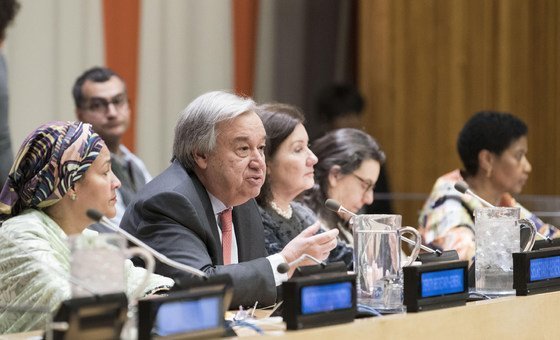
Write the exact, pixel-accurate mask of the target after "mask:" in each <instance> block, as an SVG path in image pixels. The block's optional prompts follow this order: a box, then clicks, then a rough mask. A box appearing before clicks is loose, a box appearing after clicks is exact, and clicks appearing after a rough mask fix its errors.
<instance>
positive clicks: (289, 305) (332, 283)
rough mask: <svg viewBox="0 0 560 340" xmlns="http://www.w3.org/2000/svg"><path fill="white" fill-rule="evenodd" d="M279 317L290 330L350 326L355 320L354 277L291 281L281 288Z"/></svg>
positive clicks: (329, 275) (336, 275) (320, 276)
mask: <svg viewBox="0 0 560 340" xmlns="http://www.w3.org/2000/svg"><path fill="white" fill-rule="evenodd" d="M282 296H283V297H284V309H283V310H282V317H283V319H284V322H286V328H287V329H290V330H295V329H302V328H311V327H319V326H326V325H334V324H339V323H345V322H351V321H353V320H354V318H355V317H356V275H355V274H346V273H343V274H340V273H326V274H317V275H307V276H301V277H292V279H290V280H289V281H286V282H284V283H283V284H282Z"/></svg>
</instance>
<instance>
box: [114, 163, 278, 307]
mask: <svg viewBox="0 0 560 340" xmlns="http://www.w3.org/2000/svg"><path fill="white" fill-rule="evenodd" d="M233 223H234V227H235V236H236V239H237V249H238V256H239V263H238V264H232V265H227V266H224V265H223V257H222V246H221V242H220V237H219V234H218V226H217V224H216V218H215V216H214V211H213V210H212V205H211V203H210V198H209V197H208V193H207V192H206V189H205V188H204V187H203V186H202V183H201V182H200V181H199V180H198V178H197V177H196V175H195V174H194V173H192V172H187V170H186V169H185V168H184V167H183V166H182V165H181V164H180V163H179V162H178V161H177V160H175V161H173V163H172V164H171V165H170V166H169V167H168V168H167V169H166V170H165V171H164V172H163V173H161V174H160V175H159V176H157V177H156V178H154V179H153V180H152V181H151V182H149V183H148V184H146V186H144V188H142V190H140V192H138V194H137V196H136V198H135V200H133V201H132V203H131V204H130V205H129V206H128V208H127V209H126V212H125V214H124V216H123V219H122V221H121V224H120V226H121V228H123V229H124V230H126V231H128V232H129V233H131V234H132V235H134V236H136V237H138V238H139V239H140V240H142V241H144V242H145V243H146V244H148V245H149V246H151V247H153V248H154V249H156V250H158V251H159V252H161V253H163V254H164V255H166V256H167V257H169V258H170V259H173V260H176V261H178V262H181V263H184V264H187V265H189V266H192V267H195V268H197V269H200V270H202V271H204V272H205V273H207V274H209V275H213V274H229V275H230V276H231V278H232V281H233V285H234V296H233V300H232V303H231V306H232V307H233V308H237V306H239V305H253V304H254V303H255V301H258V302H259V305H260V306H269V305H271V304H273V303H274V302H275V301H276V287H275V283H274V274H273V272H272V268H271V266H270V262H269V261H268V260H267V259H266V256H267V253H266V250H265V246H264V234H263V229H264V228H263V225H262V220H261V216H260V214H259V211H258V208H257V204H256V202H255V201H254V200H253V199H251V200H249V201H248V202H247V203H245V204H242V205H239V206H236V207H234V208H233ZM156 272H157V273H158V274H161V275H165V276H169V277H178V276H184V275H185V273H183V272H180V271H179V270H176V269H174V268H171V267H169V266H167V265H163V264H161V263H157V265H156Z"/></svg>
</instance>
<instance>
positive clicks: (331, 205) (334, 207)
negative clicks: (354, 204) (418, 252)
mask: <svg viewBox="0 0 560 340" xmlns="http://www.w3.org/2000/svg"><path fill="white" fill-rule="evenodd" d="M325 207H327V209H329V210H330V211H334V212H341V211H342V212H344V213H346V214H348V215H350V216H358V215H356V214H354V213H353V212H351V211H350V210H348V209H346V208H345V207H343V206H342V204H340V203H339V202H338V201H337V200H334V199H332V198H329V199H327V200H326V201H325ZM401 240H403V241H404V242H406V243H408V244H410V245H413V246H415V245H416V242H414V241H412V240H411V239H409V238H408V237H404V236H401ZM420 248H421V249H422V250H424V251H427V252H429V253H431V254H436V255H437V256H440V255H441V254H443V253H442V252H441V250H439V249H436V250H434V249H432V248H429V247H426V246H425V245H423V244H421V245H420Z"/></svg>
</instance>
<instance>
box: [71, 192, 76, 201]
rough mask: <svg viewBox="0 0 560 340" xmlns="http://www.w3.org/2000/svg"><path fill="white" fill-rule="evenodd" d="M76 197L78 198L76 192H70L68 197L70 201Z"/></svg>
mask: <svg viewBox="0 0 560 340" xmlns="http://www.w3.org/2000/svg"><path fill="white" fill-rule="evenodd" d="M76 198H78V195H76V193H72V194H71V195H70V199H71V200H72V201H75V200H76Z"/></svg>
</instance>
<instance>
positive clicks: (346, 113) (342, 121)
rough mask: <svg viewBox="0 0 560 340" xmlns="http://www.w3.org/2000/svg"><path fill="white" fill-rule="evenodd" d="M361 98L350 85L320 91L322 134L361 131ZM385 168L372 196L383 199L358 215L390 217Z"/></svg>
mask: <svg viewBox="0 0 560 340" xmlns="http://www.w3.org/2000/svg"><path fill="white" fill-rule="evenodd" d="M365 104H366V103H365V101H364V97H363V96H362V95H361V94H360V91H359V90H358V88H357V87H356V86H354V85H352V84H342V83H335V84H331V85H329V86H326V87H325V88H323V89H322V90H321V91H320V92H319V94H318V96H317V112H318V113H319V115H320V117H321V118H322V119H323V121H324V124H323V126H322V129H323V131H325V132H329V131H332V130H336V129H341V128H354V129H361V130H363V129H364V126H363V123H362V118H363V110H364V107H365ZM386 169H387V165H386V164H385V163H384V164H381V169H380V171H379V177H378V178H377V183H376V184H375V189H374V195H375V196H376V197H378V196H380V195H383V196H384V197H382V198H381V199H379V198H377V199H376V200H375V202H374V203H373V204H367V205H365V206H364V207H363V209H362V212H363V213H366V214H392V212H393V208H392V205H391V199H390V192H391V189H390V185H389V176H388V174H387V170H386Z"/></svg>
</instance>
